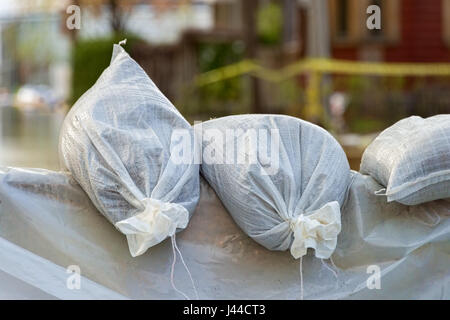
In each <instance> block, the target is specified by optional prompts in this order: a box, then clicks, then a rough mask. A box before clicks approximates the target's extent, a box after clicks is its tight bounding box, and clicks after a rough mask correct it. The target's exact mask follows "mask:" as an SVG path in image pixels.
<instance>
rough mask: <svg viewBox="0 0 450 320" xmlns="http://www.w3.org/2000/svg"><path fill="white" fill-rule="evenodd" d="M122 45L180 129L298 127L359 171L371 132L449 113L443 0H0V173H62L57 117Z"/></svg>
mask: <svg viewBox="0 0 450 320" xmlns="http://www.w3.org/2000/svg"><path fill="white" fill-rule="evenodd" d="M374 4H375V5H377V6H379V8H381V16H380V19H381V29H374V30H370V29H369V28H368V27H367V26H366V22H367V19H368V18H369V17H370V16H371V15H370V14H368V13H367V12H366V10H367V8H368V6H370V5H374ZM74 6H76V7H74ZM77 8H78V9H79V10H78V9H77ZM77 19H80V20H79V24H77V22H78V20H77ZM124 38H127V39H128V41H127V44H126V45H125V48H126V50H127V51H128V52H129V53H130V55H131V56H132V57H133V58H134V59H135V60H137V62H138V63H139V64H140V65H141V66H142V67H143V68H144V70H145V71H146V72H147V73H148V74H149V75H150V77H151V78H152V79H153V81H154V82H155V83H156V85H157V86H158V87H159V88H160V89H161V91H162V92H163V93H164V94H165V95H166V96H167V97H168V98H169V99H170V100H171V101H172V102H173V103H174V104H175V106H176V107H177V108H178V109H179V110H180V111H181V112H182V113H183V114H184V115H185V116H186V118H187V119H188V120H189V121H191V122H193V121H194V120H208V119H209V118H211V117H220V116H225V115H230V114H239V113H281V114H288V115H292V116H296V117H300V118H303V119H307V120H309V121H312V122H315V123H317V124H319V125H321V126H323V127H325V128H326V129H327V130H329V131H330V132H331V133H332V134H334V135H335V137H336V138H337V139H338V140H339V141H340V142H341V144H342V145H343V146H344V149H345V151H346V153H347V155H348V157H349V160H350V163H351V166H352V168H353V169H356V170H358V169H359V162H360V157H361V154H362V151H363V150H364V148H365V147H366V146H367V144H368V143H370V142H371V140H372V139H373V138H374V137H375V136H376V134H377V133H379V132H380V131H381V130H383V129H385V128H386V127H388V126H390V125H391V124H393V123H395V122H396V121H398V120H399V119H401V118H404V117H407V116H409V115H420V116H423V117H428V116H431V115H434V114H439V113H449V112H450V90H449V89H450V0H427V1H423V0H252V1H249V0H246V1H244V0H203V1H201V0H190V1H189V0H141V1H138V0H128V1H126V0H91V1H84V0H67V1H65V0H36V1H33V0H1V1H0V165H8V166H19V167H20V166H24V167H42V168H49V169H58V168H59V164H58V155H57V144H58V133H59V128H60V125H61V123H62V120H63V119H64V115H65V114H66V112H67V111H68V110H69V108H70V106H71V105H72V104H73V103H74V102H75V101H76V100H77V99H78V98H79V97H80V96H81V95H82V94H83V93H84V92H85V91H86V90H87V89H89V88H90V87H91V86H92V85H93V84H94V83H95V81H96V79H97V78H98V76H99V75H100V74H101V72H102V71H103V70H104V69H105V68H106V67H107V66H108V64H109V62H110V58H111V52H112V44H113V43H117V42H119V41H120V40H122V39H124ZM344 61H345V62H344ZM347 61H348V62H349V63H348V62H347ZM405 63H407V64H405Z"/></svg>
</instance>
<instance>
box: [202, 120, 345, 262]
mask: <svg viewBox="0 0 450 320" xmlns="http://www.w3.org/2000/svg"><path fill="white" fill-rule="evenodd" d="M195 128H196V133H198V134H200V133H201V134H202V140H201V141H202V147H203V148H202V149H203V150H202V151H203V154H202V155H203V161H202V165H201V172H202V174H203V175H204V177H205V178H206V180H207V181H208V182H209V183H210V185H211V186H212V187H213V189H214V190H215V191H216V193H217V195H218V196H219V198H220V199H221V200H222V202H223V204H224V205H225V207H226V208H227V209H228V211H229V212H230V214H231V215H232V216H233V218H234V220H235V221H236V223H237V224H238V225H239V226H240V227H241V228H242V229H243V230H244V232H245V233H246V234H247V235H249V236H250V237H251V238H253V239H254V240H255V241H257V242H258V243H260V244H261V245H263V246H264V247H266V248H268V249H270V250H288V249H290V252H291V254H292V255H293V256H294V258H300V257H302V256H303V255H305V254H306V252H307V249H308V248H314V249H315V255H316V257H318V258H329V257H330V255H331V254H332V253H333V251H334V249H335V247H336V241H337V236H338V234H339V232H340V230H341V213H340V207H341V206H342V204H343V202H344V199H345V195H346V192H347V188H348V185H349V182H350V168H349V164H348V161H347V158H346V156H345V153H344V151H343V150H342V148H341V147H340V145H339V144H338V143H337V141H336V140H335V139H334V138H333V137H332V136H331V135H330V134H329V133H328V132H327V131H325V130H324V129H322V128H320V127H318V126H316V125H313V124H311V123H308V122H306V121H303V120H300V119H297V118H293V117H288V116H282V115H240V116H229V117H224V118H220V119H214V120H210V121H207V122H204V123H202V124H201V125H196V127H195ZM233 149H234V150H233Z"/></svg>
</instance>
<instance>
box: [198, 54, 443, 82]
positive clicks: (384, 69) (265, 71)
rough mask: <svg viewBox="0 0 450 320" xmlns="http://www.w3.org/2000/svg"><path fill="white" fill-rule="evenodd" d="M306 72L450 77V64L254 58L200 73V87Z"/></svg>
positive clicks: (279, 77) (283, 77) (286, 76)
mask: <svg viewBox="0 0 450 320" xmlns="http://www.w3.org/2000/svg"><path fill="white" fill-rule="evenodd" d="M306 72H321V73H330V74H352V75H376V76H419V77H423V76H450V63H388V62H357V61H345V60H336V59H304V60H300V61H298V62H295V63H293V64H291V65H288V66H286V67H284V68H282V69H279V70H273V69H269V68H265V67H262V66H260V65H258V64H257V63H255V62H254V61H252V60H243V61H241V62H238V63H235V64H232V65H228V66H225V67H222V68H218V69H215V70H211V71H208V72H206V73H203V74H200V75H198V76H197V78H196V80H195V84H196V85H197V86H204V85H207V84H210V83H214V82H218V81H223V80H226V79H230V78H234V77H237V76H241V75H245V74H248V75H252V76H254V77H258V78H260V79H263V80H266V81H270V82H280V81H283V80H286V79H289V78H292V77H294V76H297V75H300V74H304V73H306Z"/></svg>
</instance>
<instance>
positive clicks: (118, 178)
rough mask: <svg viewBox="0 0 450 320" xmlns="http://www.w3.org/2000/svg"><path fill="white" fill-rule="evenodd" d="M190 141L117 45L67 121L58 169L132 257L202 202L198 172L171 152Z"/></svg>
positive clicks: (184, 126) (184, 125) (179, 225)
mask: <svg viewBox="0 0 450 320" xmlns="http://www.w3.org/2000/svg"><path fill="white" fill-rule="evenodd" d="M175 132H182V133H184V135H181V134H179V135H176V134H174V133H175ZM174 137H178V138H174ZM180 137H181V138H183V137H184V140H183V139H181V138H180ZM186 137H187V138H186ZM186 139H187V140H188V141H186ZM193 140H194V139H193V130H192V127H191V126H190V124H189V123H188V122H187V121H186V120H185V119H184V118H183V117H182V116H181V114H180V113H179V112H178V111H177V110H176V108H175V107H174V106H173V105H172V104H171V103H170V102H169V100H168V99H167V98H166V97H164V95H163V94H162V93H161V92H160V91H159V90H158V88H157V87H156V86H155V84H154V83H153V82H152V81H151V80H150V78H149V77H148V76H147V74H146V73H145V72H144V70H143V69H142V68H141V67H140V66H139V65H138V64H137V63H136V62H135V61H134V60H133V59H132V58H131V57H130V56H129V55H128V54H127V53H126V52H125V50H124V49H123V48H122V47H121V46H120V45H114V49H113V57H112V59H111V64H110V66H109V67H108V68H107V69H105V70H104V72H103V73H102V75H101V76H100V78H99V79H98V80H97V82H96V83H95V85H94V86H93V87H92V88H90V89H89V90H88V91H87V92H86V93H85V94H84V95H83V96H82V97H81V98H80V99H79V100H78V101H77V102H76V104H75V105H74V106H73V107H72V109H71V111H70V113H69V114H68V115H67V117H66V119H65V120H64V124H63V127H62V131H61V135H60V144H59V148H60V158H61V162H62V166H63V167H65V168H67V169H68V170H69V171H70V172H71V173H72V174H73V176H74V178H75V179H76V180H77V182H78V183H79V184H80V185H81V187H82V188H83V189H84V190H85V192H86V193H87V194H88V196H89V198H90V199H91V200H92V202H93V203H94V204H95V206H96V207H97V209H98V210H99V211H100V212H101V213H102V214H103V215H104V216H105V217H106V218H107V219H108V220H109V221H110V222H111V223H112V224H114V225H115V226H116V228H118V229H119V230H120V231H121V232H122V233H124V234H126V235H127V239H128V244H129V249H130V253H131V255H132V256H137V255H140V254H142V253H144V252H145V251H146V250H147V249H148V248H149V247H151V246H153V245H156V244H158V243H159V242H161V241H163V240H164V239H165V238H167V237H169V236H173V235H174V234H175V232H176V230H177V229H178V230H180V229H183V228H185V227H186V226H187V224H188V220H189V218H190V216H191V214H192V213H193V211H194V209H195V207H196V205H197V202H198V199H199V192H200V191H199V172H198V170H199V166H198V164H194V161H193V160H194V155H193V152H192V155H189V154H188V152H186V153H185V157H184V158H183V159H184V161H180V159H179V158H180V156H179V155H178V154H177V161H174V156H175V154H174V153H172V151H173V150H174V148H176V147H177V146H178V145H179V144H181V143H184V144H186V142H188V144H187V145H191V146H193ZM184 150H186V149H184Z"/></svg>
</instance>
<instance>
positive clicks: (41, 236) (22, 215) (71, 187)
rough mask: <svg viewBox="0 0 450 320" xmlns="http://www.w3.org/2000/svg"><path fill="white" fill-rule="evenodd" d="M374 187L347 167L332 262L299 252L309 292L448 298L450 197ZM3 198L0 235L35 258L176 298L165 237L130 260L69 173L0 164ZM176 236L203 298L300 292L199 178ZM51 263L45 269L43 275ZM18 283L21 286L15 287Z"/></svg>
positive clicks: (316, 295)
mask: <svg viewBox="0 0 450 320" xmlns="http://www.w3.org/2000/svg"><path fill="white" fill-rule="evenodd" d="M378 189H380V185H379V184H378V183H376V182H375V181H374V180H373V179H372V178H371V177H369V176H364V175H361V174H358V173H355V174H354V177H353V182H352V185H351V186H350V190H349V193H348V198H347V201H346V203H345V204H344V206H343V208H342V231H341V233H340V235H339V237H338V242H337V248H336V250H335V252H334V254H333V256H332V259H333V261H334V263H335V265H336V267H337V268H335V267H334V266H333V265H332V264H331V261H329V260H324V261H323V262H322V261H321V260H319V259H316V258H314V257H313V255H312V254H311V253H310V254H308V255H307V256H305V257H303V264H304V271H303V276H304V286H305V291H304V293H305V298H306V299H450V270H449V268H448V266H449V265H450V254H449V253H450V203H449V202H448V201H445V200H438V201H434V202H430V203H427V204H424V205H420V206H410V207H408V206H404V205H401V204H399V203H387V202H386V198H383V197H378V196H375V195H374V194H373V193H374V191H376V190H378ZM0 201H1V203H0V237H2V238H4V239H6V240H8V241H10V242H13V243H15V244H16V245H18V246H20V247H22V248H23V249H25V250H27V251H29V252H32V253H33V254H34V255H38V256H40V257H41V258H42V259H41V261H42V263H45V261H47V263H48V264H56V265H57V266H59V267H62V268H64V269H65V268H67V267H68V266H70V265H77V266H79V268H80V271H81V275H82V276H83V277H86V278H88V279H90V280H91V281H92V282H95V283H96V287H97V288H100V287H105V289H106V290H104V291H105V292H106V291H115V292H116V293H118V294H120V295H121V296H124V297H127V298H133V299H177V298H179V296H178V295H177V294H176V292H175V291H174V290H173V288H172V287H171V286H170V284H168V281H167V280H168V279H169V277H170V272H169V269H170V268H169V266H170V265H171V263H172V255H171V250H170V246H171V244H170V241H168V240H166V241H163V242H161V243H160V244H158V245H156V246H154V247H153V249H152V251H151V252H147V253H145V254H143V255H141V256H139V257H136V258H132V257H131V256H130V254H129V252H128V247H127V242H126V240H125V238H124V237H123V236H121V234H120V233H118V232H117V231H116V230H115V229H114V227H113V226H112V225H111V224H110V223H108V221H107V220H106V219H105V218H104V217H103V216H102V215H101V214H100V213H99V212H98V211H97V210H96V209H95V207H94V206H93V205H92V204H91V202H90V201H89V198H88V197H87V196H86V194H85V193H84V192H83V191H82V189H81V188H80V187H79V186H78V184H77V183H76V182H75V181H74V180H73V179H72V178H71V176H70V174H67V173H59V172H53V171H48V170H40V169H19V168H0ZM177 240H178V244H179V246H180V249H182V250H183V255H184V257H185V259H186V262H187V263H188V264H189V267H190V269H191V270H192V273H193V276H194V278H196V279H199V280H200V279H201V281H197V286H198V288H197V289H198V291H199V295H200V298H203V299H298V298H299V296H300V285H299V281H298V276H299V275H298V262H297V263H296V261H295V260H294V259H293V258H292V256H291V255H290V253H289V252H280V251H269V250H267V249H266V248H264V247H262V246H260V245H258V244H257V243H256V242H255V241H253V240H252V239H250V238H249V237H248V236H246V235H245V234H244V233H243V232H242V231H241V230H240V229H239V228H238V227H237V226H236V224H235V223H234V222H233V220H232V219H231V217H230V216H229V214H228V213H227V212H226V211H225V209H224V208H223V206H222V204H221V202H220V201H219V199H218V198H217V196H216V195H215V193H214V191H212V189H211V188H210V187H209V186H208V185H207V184H206V183H204V182H202V183H201V199H200V203H199V205H198V207H197V209H196V213H195V214H194V215H193V217H192V219H191V221H190V227H189V228H187V229H186V230H184V231H182V232H180V233H179V234H178V235H177ZM0 254H5V252H0ZM6 254H7V253H6ZM44 259H46V260H44ZM9 260H10V259H9ZM7 261H8V259H0V270H1V271H2V272H4V273H8V272H9V271H8V270H11V266H9V265H5V264H7ZM179 267H180V268H181V266H179ZM377 267H379V271H380V274H381V278H380V282H379V285H380V289H376V288H374V289H370V288H371V287H373V286H368V285H367V284H368V282H369V284H372V282H371V279H373V277H374V276H376V272H375V273H373V270H375V271H376V270H377ZM330 268H331V269H332V270H333V271H335V272H336V276H334V275H333V273H332V272H330V270H329V269H330ZM53 269H55V268H51V266H49V267H48V268H43V269H42V270H47V271H46V272H48V273H49V276H50V275H51V273H52V270H53ZM56 269H58V268H56ZM5 270H6V271H5ZM25 271H28V272H29V275H27V274H23V275H22V278H20V275H19V273H17V274H15V275H14V277H15V278H16V279H18V280H20V281H22V282H24V283H27V285H29V286H34V287H36V288H40V289H41V290H42V291H44V292H48V291H49V290H50V289H49V288H48V287H45V286H44V285H43V284H42V287H39V286H40V284H39V282H33V281H31V280H30V279H32V278H33V277H32V276H31V275H32V274H33V272H34V271H33V270H25ZM180 271H181V270H180ZM368 271H369V273H368ZM69 276H70V274H67V277H69ZM55 279H58V277H55ZM174 280H175V283H176V284H177V287H178V288H179V289H181V290H184V291H185V292H189V294H190V295H191V296H192V287H191V284H190V282H189V280H188V279H187V277H186V276H185V274H184V273H183V272H176V273H175V279H174ZM375 283H376V281H375ZM83 285H84V282H83V280H81V287H82V288H83ZM90 285H93V284H92V283H91V284H90ZM375 287H376V286H375ZM15 290H16V294H18V293H17V292H18V290H21V287H19V286H17V287H15ZM67 290H69V289H67ZM3 294H7V292H3ZM30 294H32V292H31V293H30ZM72 294H73V293H72ZM28 296H29V295H28ZM60 297H61V298H63V297H64V295H60Z"/></svg>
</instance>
